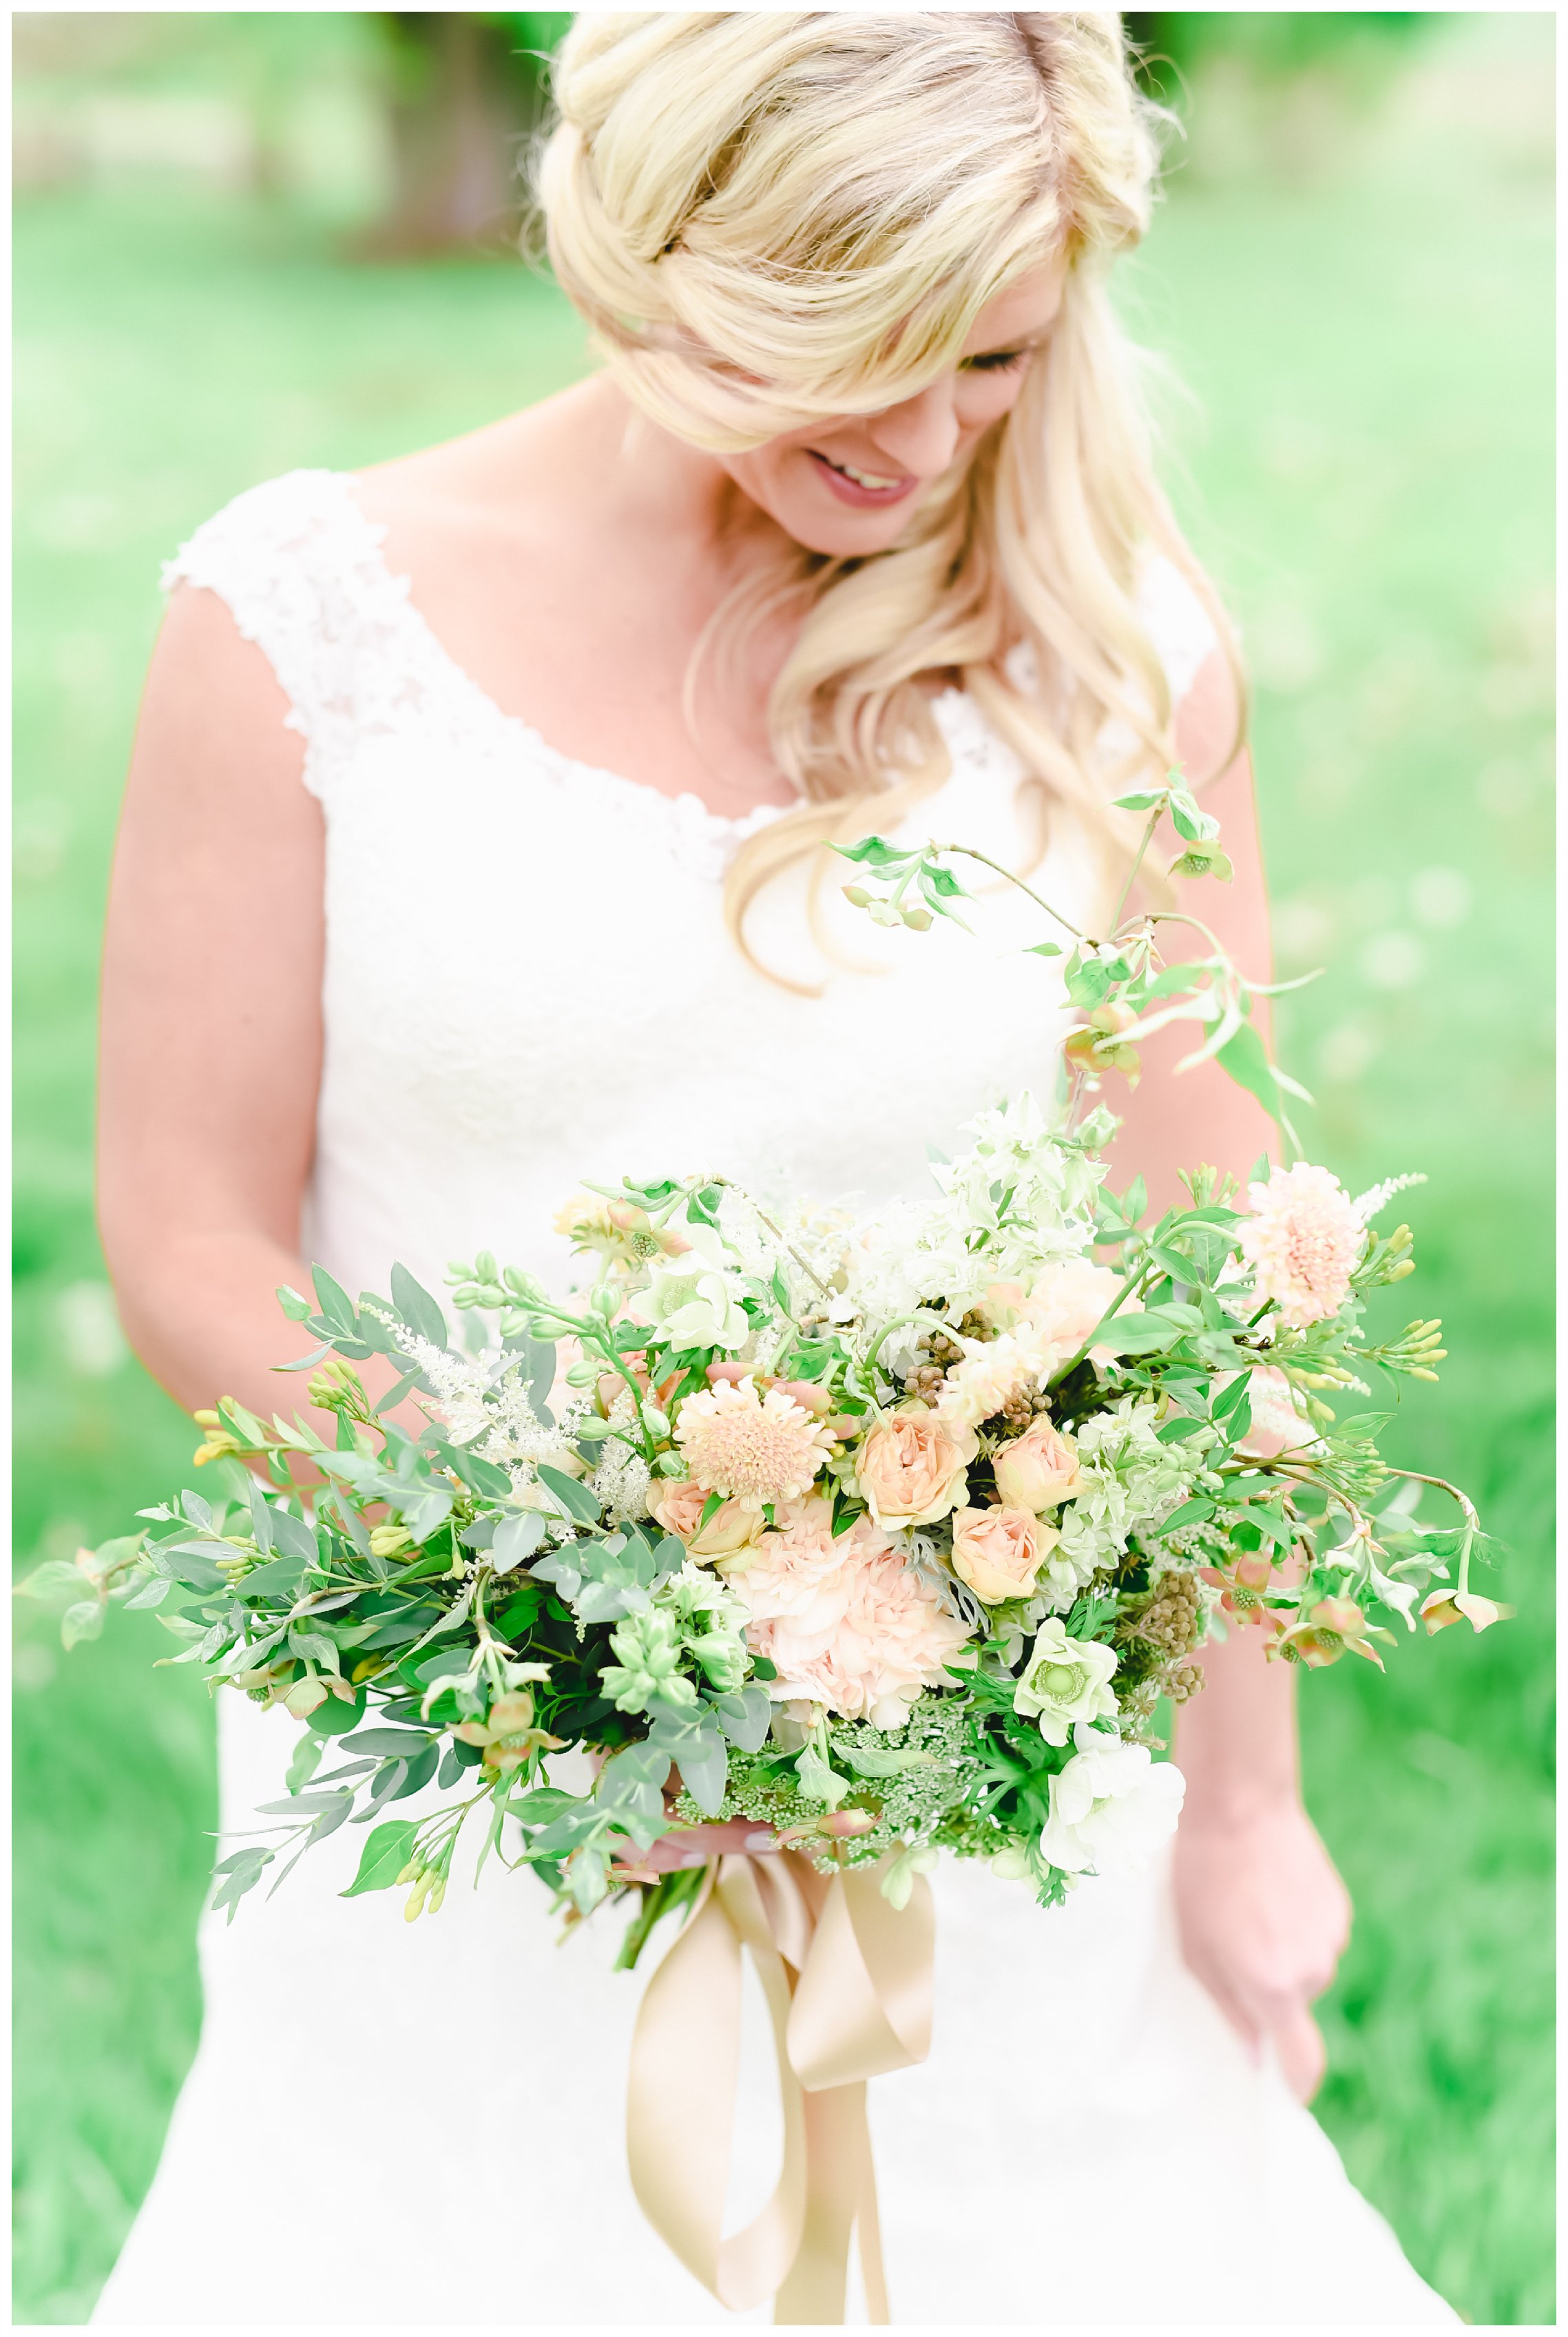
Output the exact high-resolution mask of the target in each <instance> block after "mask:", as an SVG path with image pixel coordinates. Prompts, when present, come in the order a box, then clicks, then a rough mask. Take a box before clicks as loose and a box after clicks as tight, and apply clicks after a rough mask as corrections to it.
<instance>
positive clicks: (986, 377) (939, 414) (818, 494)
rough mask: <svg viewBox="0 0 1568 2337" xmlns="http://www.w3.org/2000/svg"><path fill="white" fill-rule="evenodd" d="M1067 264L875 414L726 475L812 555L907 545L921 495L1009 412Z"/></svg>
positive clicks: (1030, 285)
mask: <svg viewBox="0 0 1568 2337" xmlns="http://www.w3.org/2000/svg"><path fill="white" fill-rule="evenodd" d="M1066 274H1067V269H1066V262H1065V261H1064V260H1062V261H1055V262H1053V263H1052V264H1051V265H1050V266H1049V267H1044V268H1040V269H1035V270H1034V272H1033V273H1032V274H1030V275H1028V276H1024V277H1020V278H1019V279H1018V281H1017V282H1016V283H1015V284H1013V285H1010V286H1009V287H1008V288H1007V290H1006V291H1005V292H999V293H998V294H997V296H996V298H995V300H992V301H990V302H988V303H987V305H986V306H985V308H983V309H982V310H981V312H980V315H979V316H978V318H976V319H975V329H974V331H973V332H972V333H971V334H970V336H969V337H968V339H967V340H966V341H965V345H964V354H963V356H962V357H960V358H959V359H958V361H957V363H956V365H954V366H952V367H949V369H948V370H947V371H946V373H944V374H942V375H940V376H938V378H937V379H936V381H934V382H931V383H929V384H928V385H927V386H926V388H925V389H923V390H921V392H920V393H919V395H918V396H916V397H907V398H905V399H904V400H903V402H902V403H901V404H900V405H897V406H886V407H884V409H883V411H882V412H881V413H880V414H855V415H847V416H845V417H844V419H843V420H842V421H824V422H816V423H812V424H809V425H808V426H807V427H806V428H805V429H802V430H790V431H786V432H785V433H784V435H782V436H781V437H779V438H770V439H769V441H768V443H767V445H765V446H757V447H754V448H752V450H751V451H750V453H749V454H745V455H722V456H720V460H721V462H722V463H723V464H724V468H725V469H726V470H727V471H728V472H729V474H730V477H731V478H732V479H733V480H734V481H735V484H736V485H737V486H739V487H740V488H742V489H743V490H744V492H745V493H746V494H748V495H749V496H750V498H751V500H752V502H753V503H755V504H759V505H760V507H761V509H762V510H763V511H765V512H766V513H768V516H769V519H771V520H773V521H774V522H775V523H777V524H778V525H779V527H781V528H782V529H783V530H784V533H785V534H786V535H789V536H793V538H794V540H795V542H796V543H799V544H803V545H804V546H805V547H806V549H807V550H808V551H809V552H828V553H830V554H832V555H833V556H835V557H837V558H838V559H855V558H858V557H859V556H861V555H863V554H865V553H867V552H885V551H887V547H888V546H889V544H892V543H896V542H897V539H898V537H899V536H900V535H901V534H902V533H903V531H904V528H905V526H906V524H907V521H908V518H909V514H910V512H911V511H912V510H913V508H914V506H915V504H916V501H917V500H918V497H919V495H920V493H921V491H922V489H923V488H925V487H926V486H927V485H929V484H930V483H931V481H932V480H934V479H938V478H940V477H941V475H942V474H943V473H944V472H945V471H947V470H950V469H951V468H952V466H953V464H955V463H956V462H957V461H958V460H959V459H960V458H961V457H962V456H963V455H966V454H967V453H968V451H969V449H970V447H971V446H973V445H974V444H975V440H976V439H977V438H978V437H979V436H980V435H981V433H982V431H985V430H988V429H989V428H990V427H991V425H992V424H993V423H994V422H996V421H999V420H1000V419H1001V417H1002V416H1003V415H1005V413H1006V412H1007V411H1008V409H1009V408H1010V407H1011V406H1012V405H1013V404H1014V401H1015V399H1016V398H1017V396H1018V393H1019V391H1020V390H1021V389H1022V388H1023V386H1024V375H1025V374H1026V373H1027V372H1028V370H1029V367H1030V364H1031V362H1032V361H1033V358H1034V351H1035V350H1036V349H1037V348H1038V347H1039V345H1040V343H1041V342H1042V341H1043V340H1044V338H1045V337H1046V334H1047V333H1048V332H1049V330H1050V328H1051V325H1052V323H1053V322H1054V318H1055V316H1056V312H1057V310H1058V308H1060V307H1061V305H1062V288H1063V284H1064V282H1065V280H1066Z"/></svg>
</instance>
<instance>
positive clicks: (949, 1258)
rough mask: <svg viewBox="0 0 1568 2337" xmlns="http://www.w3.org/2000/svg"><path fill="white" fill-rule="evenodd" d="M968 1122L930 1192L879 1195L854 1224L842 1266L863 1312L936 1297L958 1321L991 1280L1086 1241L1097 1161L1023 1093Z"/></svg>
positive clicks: (897, 1311)
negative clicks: (934, 1192)
mask: <svg viewBox="0 0 1568 2337" xmlns="http://www.w3.org/2000/svg"><path fill="white" fill-rule="evenodd" d="M970 1128H971V1129H972V1131H973V1133H974V1136H975V1143H974V1145H973V1146H972V1147H971V1149H970V1150H969V1151H967V1152H965V1153H962V1154H960V1156H959V1157H958V1159H956V1160H949V1161H939V1162H936V1164H934V1166H933V1168H932V1171H931V1173H932V1176H933V1178H935V1180H936V1185H937V1187H938V1188H939V1193H938V1198H936V1200H933V1201H922V1202H915V1201H905V1202H902V1203H897V1204H895V1205H894V1206H893V1207H891V1208H887V1207H883V1208H879V1209H877V1212H876V1214H875V1216H874V1217H869V1218H867V1219H863V1220H862V1221H861V1222H860V1223H859V1224H858V1226H857V1227H855V1229H854V1231H853V1234H852V1237H851V1239H850V1240H849V1242H848V1245H847V1247H846V1253H845V1258H844V1269H845V1273H846V1275H847V1276H848V1295H849V1296H850V1297H852V1298H853V1299H854V1301H855V1303H856V1305H857V1306H858V1308H859V1310H860V1311H861V1312H862V1313H863V1314H864V1315H866V1317H867V1319H868V1320H869V1321H871V1322H873V1323H887V1322H890V1321H892V1320H893V1319H895V1318H896V1317H897V1316H900V1315H908V1314H911V1313H913V1311H914V1310H915V1308H916V1306H920V1305H926V1304H927V1303H929V1302H930V1301H931V1300H933V1299H938V1298H939V1299H942V1300H943V1301H944V1302H945V1303H946V1309H947V1314H948V1317H949V1319H950V1320H951V1321H952V1322H954V1323H958V1322H960V1321H961V1320H962V1319H963V1317H964V1315H965V1314H966V1313H968V1312H969V1311H970V1309H971V1308H973V1307H976V1306H978V1305H979V1304H980V1302H981V1301H982V1299H983V1298H984V1297H985V1292H986V1289H987V1287H988V1286H989V1285H990V1284H992V1283H994V1282H999V1281H1000V1282H1016V1283H1018V1284H1019V1285H1020V1286H1022V1287H1024V1288H1025V1289H1027V1288H1030V1287H1032V1286H1033V1285H1034V1282H1035V1281H1036V1280H1037V1279H1038V1277H1039V1276H1040V1275H1041V1274H1042V1272H1043V1271H1044V1268H1045V1267H1047V1266H1054V1265H1056V1264H1058V1263H1059V1262H1062V1261H1063V1260H1066V1259H1068V1258H1081V1257H1083V1254H1084V1252H1085V1251H1086V1250H1087V1249H1088V1247H1089V1246H1090V1242H1091V1238H1092V1235H1093V1207H1094V1188H1095V1187H1096V1186H1097V1185H1098V1184H1099V1182H1100V1180H1101V1178H1103V1176H1104V1174H1105V1171H1104V1168H1103V1165H1102V1164H1101V1163H1100V1162H1099V1161H1096V1160H1091V1159H1088V1158H1086V1156H1085V1155H1084V1154H1083V1152H1082V1151H1080V1150H1079V1149H1077V1148H1076V1147H1075V1146H1066V1145H1063V1143H1062V1141H1061V1140H1060V1138H1059V1137H1058V1136H1057V1134H1056V1133H1055V1131H1054V1129H1052V1128H1051V1126H1050V1125H1049V1124H1048V1123H1047V1121H1046V1120H1045V1118H1044V1114H1043V1113H1042V1111H1041V1110H1040V1107H1039V1106H1038V1104H1036V1103H1035V1101H1034V1098H1033V1097H1032V1096H1029V1095H1027V1094H1024V1095H1019V1096H1016V1097H1014V1099H1013V1100H1012V1101H1011V1102H1010V1103H1008V1104H1005V1105H1004V1106H1003V1108H1002V1109H1001V1110H998V1111H988V1112H982V1113H981V1114H980V1116H979V1118H978V1119H976V1120H973V1121H971V1122H970Z"/></svg>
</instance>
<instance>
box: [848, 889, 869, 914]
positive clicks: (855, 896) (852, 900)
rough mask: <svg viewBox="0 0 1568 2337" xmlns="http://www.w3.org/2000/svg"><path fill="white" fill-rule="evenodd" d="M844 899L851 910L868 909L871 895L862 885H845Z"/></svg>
mask: <svg viewBox="0 0 1568 2337" xmlns="http://www.w3.org/2000/svg"><path fill="white" fill-rule="evenodd" d="M844 898H845V899H846V900H847V901H848V903H849V905H850V907H851V908H855V909H868V908H869V907H870V906H871V895H870V894H869V893H868V892H867V890H866V887H865V885H845V887H844Z"/></svg>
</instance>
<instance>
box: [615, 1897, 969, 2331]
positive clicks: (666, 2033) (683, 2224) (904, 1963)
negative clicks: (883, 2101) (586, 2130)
mask: <svg viewBox="0 0 1568 2337" xmlns="http://www.w3.org/2000/svg"><path fill="white" fill-rule="evenodd" d="M878 1878H879V1870H878V1869H877V1868H862V1869H860V1870H859V1871H858V1872H841V1873H838V1874H836V1875H834V1876H832V1877H831V1878H830V1879H829V1878H828V1877H825V1876H823V1875H820V1874H818V1873H817V1871H816V1869H815V1868H814V1867H812V1866H810V1865H809V1863H807V1862H806V1861H805V1860H804V1859H801V1858H798V1857H796V1856H795V1855H794V1854H793V1853H790V1852H788V1851H785V1852H769V1853H764V1854H763V1855H761V1856H760V1857H755V1858H751V1857H744V1856H739V1855H730V1856H727V1857H724V1858H720V1859H716V1860H715V1861H714V1862H713V1863H712V1864H711V1866H710V1868H709V1870H708V1873H707V1876H706V1878H705V1879H704V1882H703V1885H702V1890H701V1895H700V1897H699V1899H698V1901H697V1903H696V1906H695V1908H694V1910H693V1912H692V1913H691V1917H690V1919H689V1920H688V1921H687V1923H686V1925H685V1927H684V1929H683V1930H682V1931H681V1932H680V1934H679V1935H678V1937H677V1938H676V1940H675V1941H674V1944H673V1945H672V1946H671V1949H670V1951H669V1952H668V1953H667V1955H666V1956H665V1958H664V1961H663V1962H662V1964H661V1965H660V1966H659V1969H658V1970H657V1971H656V1972H655V1973H654V1975H653V1977H652V1980H650V1981H649V1983H648V1987H647V1990H646V1992H645V1994H644V1996H643V1999H642V2006H641V2009H640V2010H639V2012H638V2016H637V2027H636V2031H635V2034H634V2036H633V2039H632V2065H631V2073H630V2079H629V2084H628V2089H627V2103H626V2149H627V2156H628V2158H629V2160H630V2162H631V2170H632V2189H633V2190H634V2191H635V2192H636V2194H637V2198H638V2201H639V2204H640V2205H641V2206H642V2212H643V2214H644V2215H646V2216H647V2217H648V2220H649V2222H650V2223H651V2224H652V2225H653V2228H654V2230H655V2231H656V2232H657V2233H658V2234H659V2235H660V2237H661V2238H662V2240H663V2241H664V2242H665V2243H666V2244H667V2245H668V2246H669V2247H671V2249H673V2251H674V2253H675V2254H676V2255H678V2256H679V2257H680V2259H681V2263H682V2264H684V2265H685V2266H686V2268H687V2270H688V2271H689V2272H691V2273H695V2274H696V2276H697V2278H698V2279H699V2280H700V2281H701V2283H702V2285H703V2287H704V2288H706V2289H707V2290H708V2291H709V2293H710V2294H711V2295H712V2296H715V2297H717V2299H718V2300H719V2302H720V2304H723V2305H726V2306H727V2307H728V2308H729V2309H730V2311H731V2312H733V2313H740V2312H745V2311H747V2310H749V2309H750V2307H751V2306H753V2305H756V2304H760V2303H762V2302H763V2300H764V2299H765V2298H767V2297H769V2296H771V2297H772V2298H773V2299H774V2300H775V2301H774V2311H773V2317H774V2320H775V2322H778V2323H780V2324H782V2323H786V2322H789V2323H799V2322H814V2323H823V2322H842V2320H843V2318H844V2293H845V2283H846V2280H847V2276H848V2262H849V2234H850V2232H851V2229H852V2228H853V2227H854V2225H856V2224H858V2225H859V2231H860V2266H861V2273H862V2276H863V2278H864V2281H865V2285H866V2299H867V2309H868V2311H869V2313H870V2317H871V2320H872V2322H874V2323H875V2324H876V2325H877V2326H878V2327H882V2326H885V2325H886V2324H887V2283H886V2281H885V2279H884V2276H883V2270H882V2247H881V2239H880V2234H879V2231H878V2227H877V2185H876V2176H875V2172H874V2170H873V2167H872V2164H871V2137H870V2132H869V2129H868V2127H867V2123H866V2081H867V2078H875V2077H880V2076H881V2075H883V2074H884V2073H885V2072H886V2071H887V2070H889V2069H904V2068H909V2067H910V2065H911V2064H912V2063H914V2062H916V2061H923V2060H924V2059H925V2058H926V2054H927V2053H928V2052H929V2051H930V2049H931V1998H932V1957H933V1951H934V1946H935V1939H936V1919H935V1914H934V1912H933V1908H932V1902H931V1892H930V1888H929V1885H928V1884H927V1883H926V1880H925V1878H924V1877H923V1876H921V1877H918V1878H917V1879H916V1884H915V1890H914V1892H913V1894H912V1896H911V1898H910V1901H909V1903H908V1905H907V1907H906V1908H904V1909H903V1911H902V1912H898V1911H897V1910H895V1909H894V1908H893V1907H891V1906H889V1904H888V1902H887V1900H886V1899H884V1898H883V1896H882V1893H881V1890H880V1888H879V1880H878ZM746 1950H750V1954H751V1958H752V1961H753V1962H754V1963H755V1965H756V1968H757V1974H758V1978H759V1979H760V1981H761V1983H762V1990H763V1993H764V1995H765V1996H766V1998H767V2000H768V2009H769V2013H770V2015H771V2017H772V2021H773V2039H774V2046H775V2049H776V2050H777V2053H778V2057H779V2092H780V2094H781V2096H782V2100H783V2110H784V2163H783V2167H782V2169H781V2171H780V2174H779V2182H778V2186H777V2188H776V2189H775V2191H774V2193H773V2195H772V2197H771V2198H770V2199H769V2202H768V2205H766V2206H765V2207H764V2208H763V2209H762V2212H761V2213H760V2215H758V2216H757V2217H756V2218H755V2219H754V2220H753V2221H752V2222H751V2223H750V2224H749V2225H747V2226H746V2228H745V2230H744V2231H741V2232H737V2233H736V2234H733V2236H732V2237H730V2238H729V2239H724V2238H721V2237H720V2224H721V2222H722V2219H723V2213H724V2200H725V2192H726V2188H727V2184H728V2179H729V2170H730V2141H731V2137H732V2134H733V2131H734V2123H735V2088H736V2081H737V2078H738V2076H739V2072H740V1958H741V1954H742V1951H746Z"/></svg>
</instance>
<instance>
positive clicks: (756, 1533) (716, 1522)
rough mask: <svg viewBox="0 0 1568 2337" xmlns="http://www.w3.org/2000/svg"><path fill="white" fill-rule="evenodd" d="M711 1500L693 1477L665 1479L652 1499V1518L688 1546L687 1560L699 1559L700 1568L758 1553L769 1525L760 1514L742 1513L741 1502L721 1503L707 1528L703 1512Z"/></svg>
mask: <svg viewBox="0 0 1568 2337" xmlns="http://www.w3.org/2000/svg"><path fill="white" fill-rule="evenodd" d="M710 1498H711V1496H710V1494H709V1492H708V1489H707V1487H706V1486H704V1485H699V1484H695V1483H694V1482H693V1481H692V1480H691V1478H690V1477H683V1478H681V1480H680V1481H679V1482H676V1481H673V1480H671V1478H668V1477H664V1478H661V1479H660V1480H659V1481H657V1482H656V1483H655V1485H654V1486H653V1488H652V1491H650V1493H649V1496H648V1509H649V1512H650V1514H651V1515H652V1517H654V1518H656V1519H657V1520H658V1521H659V1523H660V1524H661V1525H662V1527H663V1529H664V1530H665V1532H666V1533H672V1534H674V1535H675V1536H676V1537H677V1539H678V1540H681V1541H683V1542H684V1543H685V1545H686V1555H687V1557H688V1558H691V1559H695V1560H696V1561H697V1563H698V1565H699V1566H706V1565H709V1564H711V1562H712V1561H714V1560H725V1559H734V1558H739V1557H740V1555H741V1553H742V1552H743V1551H746V1550H755V1549H756V1547H757V1544H758V1543H759V1541H760V1540H761V1539H762V1535H763V1532H764V1530H765V1528H766V1523H767V1521H766V1520H765V1519H764V1517H763V1515H762V1512H761V1511H760V1510H746V1509H742V1508H741V1506H740V1502H739V1501H721V1502H720V1505H719V1507H718V1508H717V1509H716V1510H715V1511H714V1512H713V1514H712V1516H711V1518H710V1519H709V1521H708V1522H707V1524H706V1525H703V1524H702V1523H701V1517H702V1511H703V1510H704V1509H705V1508H706V1506H707V1504H708V1501H709V1500H710Z"/></svg>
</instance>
